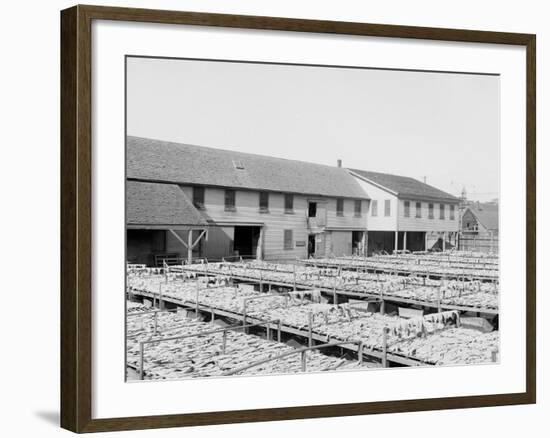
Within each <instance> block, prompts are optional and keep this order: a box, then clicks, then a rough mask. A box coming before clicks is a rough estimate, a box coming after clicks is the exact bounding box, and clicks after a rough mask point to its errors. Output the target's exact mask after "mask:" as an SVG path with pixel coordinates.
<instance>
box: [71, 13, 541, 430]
mask: <svg viewBox="0 0 550 438" xmlns="http://www.w3.org/2000/svg"><path fill="white" fill-rule="evenodd" d="M94 20H114V21H129V22H143V23H165V24H184V25H195V26H215V27H227V28H244V29H260V30H282V31H294V32H315V33H325V34H345V35H356V36H376V37H388V38H412V39H426V40H437V41H454V42H457V41H458V42H476V43H491V44H505V45H519V46H524V47H525V48H526V59H527V63H526V65H525V69H526V78H527V80H526V83H527V87H526V90H525V99H526V109H527V113H526V120H527V126H526V138H525V147H526V157H527V158H526V161H527V172H526V175H527V181H526V184H527V193H526V202H527V211H526V213H525V214H526V221H527V222H526V223H527V235H526V242H527V244H526V248H525V249H526V261H527V263H526V267H525V269H526V279H527V283H526V291H527V296H526V313H527V318H526V335H527V337H526V352H525V355H526V382H525V383H526V391H525V392H522V393H510V394H498V395H491V394H487V395H482V396H464V397H448V398H435V399H418V400H405V401H403V400H399V401H384V402H368V403H349V404H337V405H323V406H302V407H286V408H275V409H251V410H241V411H231V412H206V413H195V414H181V415H160V416H139V417H127V418H101V419H93V418H92V360H91V359H92V358H91V351H92V287H91V282H92V270H91V263H92V257H91V247H92V233H91V229H92V211H91V208H92V207H91V204H92V187H91V178H92V155H91V130H92V123H91V117H92V113H91V107H92V94H91V68H92V52H91V41H92V35H91V26H92V22H93V21H94ZM535 48H536V39H535V35H531V34H519V33H503V32H487V31H475V30H458V29H439V28H424V27H411V26H395V25H383V24H365V23H351V22H332V21H318V20H303V19H291V18H275V17H258V16H239V15H225V14H210V13H197V12H176V11H161V10H144V9H129V8H112V7H100V6H75V7H72V8H70V9H66V10H64V11H62V12H61V426H62V427H63V428H66V429H69V430H71V431H74V432H97V431H115V430H127V429H148V428H162V427H177V426H193V425H210V424H224V423H241V422H256V421H274V420H289V419H304V418H317V417H336V416H350V415H365V414H377V413H395V412H411V411H426V410H439V409H457V408H472V407H483V406H499V405H515V404H529V403H535V401H536V329H535V328H536V289H535V288H536V285H535V281H536V280H535V278H536V275H535V274H536V272H535V269H536V268H535V265H536V242H535V239H536V232H535V226H536V222H535V221H536V201H535V199H536V188H535V184H536V170H535V169H536V165H535V163H536V157H535V135H536V128H535V107H536V104H535V89H536V88H535V87H536V80H535V57H536V55H535Z"/></svg>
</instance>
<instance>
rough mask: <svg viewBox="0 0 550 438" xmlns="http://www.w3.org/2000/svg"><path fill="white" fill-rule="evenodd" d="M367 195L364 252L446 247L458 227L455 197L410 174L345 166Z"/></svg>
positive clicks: (457, 203) (457, 200) (449, 245)
mask: <svg viewBox="0 0 550 438" xmlns="http://www.w3.org/2000/svg"><path fill="white" fill-rule="evenodd" d="M348 170H349V172H350V174H351V175H353V176H354V177H355V178H356V179H357V181H358V182H359V184H360V185H361V187H362V188H363V190H364V191H365V192H366V193H368V194H369V196H370V198H371V202H370V206H369V211H368V253H369V255H370V254H372V253H376V252H381V251H386V252H388V253H391V252H392V251H394V250H402V249H407V250H410V251H421V250H426V249H431V248H433V247H434V246H436V247H437V246H439V247H440V248H441V249H446V248H450V247H451V246H452V245H454V242H456V238H457V233H458V231H459V217H458V215H459V212H458V205H459V199H458V198H456V197H454V196H452V195H450V194H448V193H445V192H443V191H441V190H439V189H437V188H435V187H432V186H430V185H428V184H425V183H422V182H420V181H418V180H416V179H414V178H410V177H405V176H399V175H390V174H386V173H379V172H369V171H365V170H359V169H348Z"/></svg>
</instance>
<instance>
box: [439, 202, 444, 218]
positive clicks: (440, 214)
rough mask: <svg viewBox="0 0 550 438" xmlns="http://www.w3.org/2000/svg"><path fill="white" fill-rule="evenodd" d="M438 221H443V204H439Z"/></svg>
mask: <svg viewBox="0 0 550 438" xmlns="http://www.w3.org/2000/svg"><path fill="white" fill-rule="evenodd" d="M439 219H445V204H439Z"/></svg>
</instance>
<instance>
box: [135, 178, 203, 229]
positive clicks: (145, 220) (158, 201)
mask: <svg viewBox="0 0 550 438" xmlns="http://www.w3.org/2000/svg"><path fill="white" fill-rule="evenodd" d="M126 224H127V225H129V226H131V225H140V226H159V225H172V226H175V225H179V226H205V225H207V222H206V220H205V219H204V218H203V217H202V215H201V214H200V212H199V211H198V210H197V209H196V208H195V207H194V206H193V204H192V203H191V202H190V201H189V199H188V198H187V196H186V195H185V193H184V192H183V190H182V189H181V188H180V187H179V186H177V185H176V184H162V183H150V182H141V181H126Z"/></svg>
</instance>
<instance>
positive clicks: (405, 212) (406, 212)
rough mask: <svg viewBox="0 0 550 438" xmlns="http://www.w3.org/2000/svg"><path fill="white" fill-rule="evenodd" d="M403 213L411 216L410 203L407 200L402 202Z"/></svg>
mask: <svg viewBox="0 0 550 438" xmlns="http://www.w3.org/2000/svg"><path fill="white" fill-rule="evenodd" d="M403 206H404V209H403V214H404V216H405V217H411V203H410V202H409V201H404V202H403Z"/></svg>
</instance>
